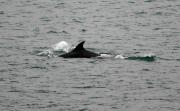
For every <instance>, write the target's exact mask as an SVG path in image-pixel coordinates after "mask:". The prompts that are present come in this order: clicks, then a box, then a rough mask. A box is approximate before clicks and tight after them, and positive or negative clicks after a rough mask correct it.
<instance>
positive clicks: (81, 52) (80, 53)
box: [60, 41, 99, 58]
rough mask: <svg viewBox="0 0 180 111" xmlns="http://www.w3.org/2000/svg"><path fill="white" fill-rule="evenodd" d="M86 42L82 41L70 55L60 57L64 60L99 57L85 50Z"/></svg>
mask: <svg viewBox="0 0 180 111" xmlns="http://www.w3.org/2000/svg"><path fill="white" fill-rule="evenodd" d="M84 42H85V41H82V42H81V43H79V44H78V45H77V46H76V48H75V49H74V50H72V51H71V52H69V53H65V54H62V55H60V57H64V58H91V57H97V56H99V54H97V53H94V52H91V51H88V50H86V49H84V47H83V44H84Z"/></svg>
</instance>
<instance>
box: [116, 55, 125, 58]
mask: <svg viewBox="0 0 180 111" xmlns="http://www.w3.org/2000/svg"><path fill="white" fill-rule="evenodd" d="M114 58H115V59H125V58H126V57H124V56H122V55H116V56H115V57H114Z"/></svg>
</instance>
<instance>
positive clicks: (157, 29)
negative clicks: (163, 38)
mask: <svg viewBox="0 0 180 111" xmlns="http://www.w3.org/2000/svg"><path fill="white" fill-rule="evenodd" d="M152 30H161V28H154V29H152Z"/></svg>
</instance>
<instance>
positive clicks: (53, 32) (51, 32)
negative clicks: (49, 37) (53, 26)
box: [47, 30, 58, 34]
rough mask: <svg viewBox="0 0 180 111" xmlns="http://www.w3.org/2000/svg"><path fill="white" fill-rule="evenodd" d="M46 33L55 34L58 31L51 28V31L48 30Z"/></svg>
mask: <svg viewBox="0 0 180 111" xmlns="http://www.w3.org/2000/svg"><path fill="white" fill-rule="evenodd" d="M47 33H48V34H57V33H58V32H56V31H53V30H51V31H48V32H47Z"/></svg>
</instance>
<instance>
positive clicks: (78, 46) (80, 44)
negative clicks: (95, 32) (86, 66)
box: [73, 41, 85, 51]
mask: <svg viewBox="0 0 180 111" xmlns="http://www.w3.org/2000/svg"><path fill="white" fill-rule="evenodd" d="M84 43H85V41H82V42H80V43H79V44H78V45H77V46H76V48H75V49H74V50H73V51H77V50H84V47H83V45H84Z"/></svg>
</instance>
